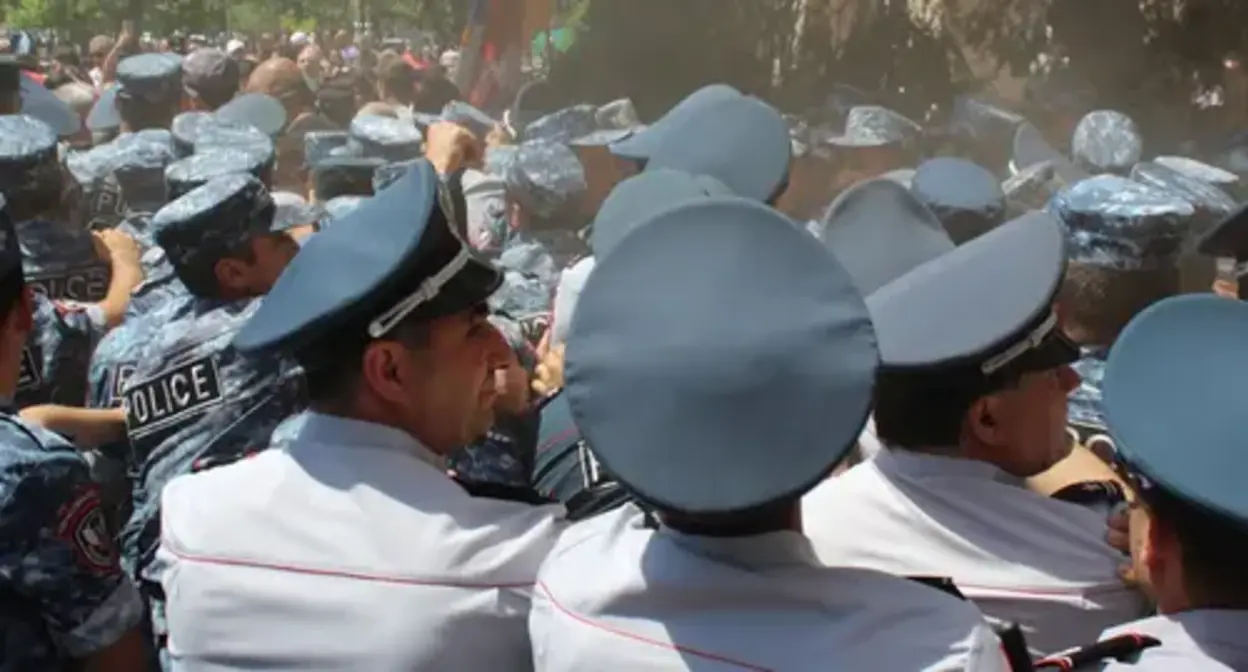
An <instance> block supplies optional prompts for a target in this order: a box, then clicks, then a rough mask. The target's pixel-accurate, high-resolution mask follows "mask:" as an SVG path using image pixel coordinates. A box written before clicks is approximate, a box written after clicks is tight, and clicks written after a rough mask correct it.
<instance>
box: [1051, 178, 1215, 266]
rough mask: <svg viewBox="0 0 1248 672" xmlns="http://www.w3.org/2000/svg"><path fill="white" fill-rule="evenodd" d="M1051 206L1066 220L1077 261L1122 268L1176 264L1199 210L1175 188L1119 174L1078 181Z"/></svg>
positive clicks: (1072, 255) (1073, 258)
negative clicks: (1178, 193) (1152, 184)
mask: <svg viewBox="0 0 1248 672" xmlns="http://www.w3.org/2000/svg"><path fill="white" fill-rule="evenodd" d="M1048 209H1049V212H1051V213H1052V214H1053V215H1055V216H1056V217H1058V218H1059V219H1060V220H1061V221H1062V223H1063V224H1065V227H1066V236H1067V242H1068V250H1069V260H1070V261H1071V262H1075V263H1082V264H1089V265H1093V266H1103V267H1107V268H1113V269H1118V270H1154V269H1158V268H1166V267H1172V266H1174V265H1175V264H1176V263H1177V261H1178V255H1179V253H1180V252H1181V250H1182V244H1183V240H1184V238H1185V237H1186V236H1187V235H1188V233H1189V232H1190V231H1191V227H1192V223H1193V216H1194V215H1195V212H1196V210H1195V208H1193V207H1192V204H1191V203H1188V202H1187V201H1185V200H1183V199H1182V198H1180V197H1179V196H1177V195H1175V194H1173V193H1171V192H1168V191H1163V190H1160V189H1156V188H1154V187H1150V186H1147V185H1143V184H1140V183H1139V182H1135V181H1133V180H1129V179H1126V178H1123V177H1118V176H1116V175H1098V176H1096V177H1092V178H1088V179H1086V180H1083V181H1081V182H1078V183H1077V184H1075V185H1073V186H1071V187H1068V188H1067V189H1065V190H1064V191H1062V192H1061V193H1060V194H1058V195H1057V196H1056V197H1054V198H1053V201H1052V202H1051V203H1050V204H1049V208H1048Z"/></svg>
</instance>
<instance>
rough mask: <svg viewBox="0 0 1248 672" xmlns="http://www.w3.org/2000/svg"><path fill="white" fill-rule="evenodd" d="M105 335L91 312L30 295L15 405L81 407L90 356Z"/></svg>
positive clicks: (77, 305) (99, 317) (84, 396)
mask: <svg viewBox="0 0 1248 672" xmlns="http://www.w3.org/2000/svg"><path fill="white" fill-rule="evenodd" d="M106 330H107V327H106V325H105V324H104V322H103V317H102V316H101V315H100V314H99V313H98V310H97V309H94V307H87V306H83V305H82V304H77V303H74V302H70V301H53V300H51V299H48V298H47V297H45V296H43V295H40V294H36V295H35V305H34V330H33V331H31V334H30V337H29V339H28V340H27V342H26V348H25V349H24V350H23V351H22V368H21V375H20V377H19V379H18V384H17V395H16V400H17V406H18V408H25V407H27V406H33V405H36V404H61V405H64V406H74V407H78V406H82V405H83V404H84V403H85V402H86V400H87V369H88V366H89V364H90V361H91V353H92V352H93V351H94V350H95V347H96V344H98V343H99V342H100V340H101V339H102V338H103V337H104V334H105V332H106Z"/></svg>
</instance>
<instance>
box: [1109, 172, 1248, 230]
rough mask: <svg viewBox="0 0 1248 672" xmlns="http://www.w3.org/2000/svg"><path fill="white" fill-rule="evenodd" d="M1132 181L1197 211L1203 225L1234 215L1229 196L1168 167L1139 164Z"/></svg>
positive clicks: (1234, 206) (1234, 203)
mask: <svg viewBox="0 0 1248 672" xmlns="http://www.w3.org/2000/svg"><path fill="white" fill-rule="evenodd" d="M1131 179H1133V180H1135V181H1136V182H1139V183H1140V184H1146V185H1148V186H1150V187H1156V188H1158V189H1163V190H1166V191H1169V192H1170V193H1173V194H1175V195H1177V196H1179V197H1180V198H1182V199H1183V200H1185V201H1187V202H1188V203H1191V204H1192V206H1193V207H1195V208H1196V214H1197V216H1198V219H1199V220H1200V224H1202V225H1204V226H1207V225H1210V224H1213V223H1214V222H1217V221H1219V220H1221V219H1222V218H1223V217H1226V216H1228V215H1230V214H1231V213H1232V212H1234V211H1235V208H1236V207H1237V204H1236V202H1235V199H1233V198H1231V197H1230V196H1229V195H1228V194H1227V193H1226V192H1224V191H1222V190H1221V189H1219V188H1217V187H1215V186H1213V185H1212V184H1209V183H1207V182H1201V181H1200V180H1197V179H1193V178H1191V177H1188V176H1187V175H1184V174H1183V173H1180V172H1178V171H1177V170H1171V169H1170V168H1167V167H1166V166H1164V165H1162V164H1160V163H1155V162H1152V161H1145V162H1142V163H1137V164H1136V165H1135V167H1134V168H1132V169H1131Z"/></svg>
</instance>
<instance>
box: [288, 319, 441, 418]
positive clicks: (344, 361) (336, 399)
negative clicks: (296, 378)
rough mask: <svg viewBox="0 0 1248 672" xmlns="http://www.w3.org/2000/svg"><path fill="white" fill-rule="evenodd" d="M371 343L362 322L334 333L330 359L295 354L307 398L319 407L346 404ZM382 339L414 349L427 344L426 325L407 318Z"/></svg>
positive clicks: (354, 387)
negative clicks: (303, 380) (304, 381)
mask: <svg viewBox="0 0 1248 672" xmlns="http://www.w3.org/2000/svg"><path fill="white" fill-rule="evenodd" d="M374 340H377V339H373V338H371V337H369V335H368V324H367V323H366V322H361V323H357V324H353V325H349V326H348V327H347V328H344V329H341V330H339V331H337V332H335V338H334V352H333V355H332V356H329V357H326V356H322V354H321V353H315V354H313V353H307V354H304V355H297V356H296V359H297V360H298V361H299V363H300V365H302V366H303V369H304V378H305V380H306V381H307V390H308V399H309V401H311V402H312V403H313V404H316V405H318V406H329V407H337V406H342V405H345V404H347V403H348V401H349V400H350V398H351V397H352V396H353V395H354V394H355V391H356V388H357V386H358V385H359V382H360V365H361V363H362V362H363V359H364V351H365V350H366V349H368V346H369V344H371V343H373V342H374ZM385 340H391V341H398V342H399V343H402V344H403V345H405V346H407V347H408V348H411V349H413V350H419V349H423V348H425V347H427V346H428V345H429V323H428V321H426V320H423V319H420V318H419V317H411V316H409V317H407V318H406V319H404V320H403V321H401V322H399V323H398V324H396V325H395V326H394V328H393V329H391V330H390V332H389V333H387V334H386V336H385Z"/></svg>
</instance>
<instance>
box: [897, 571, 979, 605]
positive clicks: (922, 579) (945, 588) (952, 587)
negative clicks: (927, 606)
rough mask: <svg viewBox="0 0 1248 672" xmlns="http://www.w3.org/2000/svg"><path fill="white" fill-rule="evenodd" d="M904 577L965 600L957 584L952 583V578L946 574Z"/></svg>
mask: <svg viewBox="0 0 1248 672" xmlns="http://www.w3.org/2000/svg"><path fill="white" fill-rule="evenodd" d="M906 578H907V579H909V580H911V581H914V582H915V583H921V584H923V585H925V586H927V587H928V588H935V589H936V590H939V591H940V592H942V593H944V594H946V595H952V596H953V597H956V598H958V599H959V600H962V601H963V602H965V601H966V596H965V595H963V594H962V591H960V590H958V584H956V583H954V582H953V579H951V578H949V577H947V576H907V577H906Z"/></svg>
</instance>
